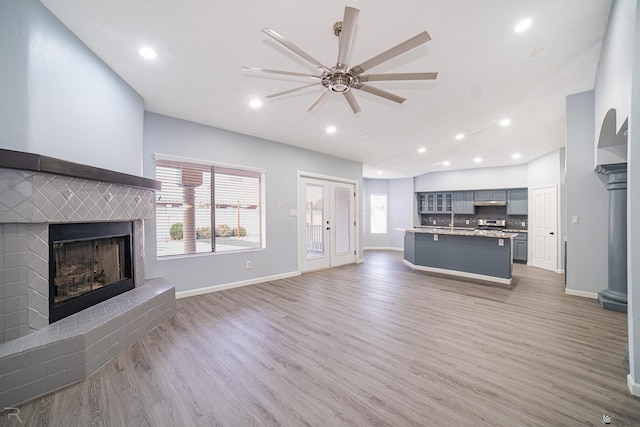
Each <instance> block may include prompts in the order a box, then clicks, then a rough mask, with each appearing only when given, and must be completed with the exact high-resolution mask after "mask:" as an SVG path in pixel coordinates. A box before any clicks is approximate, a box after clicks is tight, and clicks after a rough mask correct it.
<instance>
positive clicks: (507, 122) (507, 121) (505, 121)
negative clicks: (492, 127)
mask: <svg viewBox="0 0 640 427" xmlns="http://www.w3.org/2000/svg"><path fill="white" fill-rule="evenodd" d="M510 124H511V120H510V119H507V118H504V119H502V120H500V126H502V127H506V126H509V125H510Z"/></svg>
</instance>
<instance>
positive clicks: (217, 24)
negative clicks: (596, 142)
mask: <svg viewBox="0 0 640 427" xmlns="http://www.w3.org/2000/svg"><path fill="white" fill-rule="evenodd" d="M41 1H42V3H43V4H44V5H45V6H46V7H47V8H49V9H50V10H51V11H52V12H53V13H54V14H55V15H56V16H57V17H58V18H59V19H60V20H61V21H62V22H63V23H64V24H65V25H66V26H67V27H69V28H70V29H71V30H72V31H73V32H74V33H75V34H76V35H77V36H78V37H79V38H80V39H81V40H82V41H83V42H84V43H85V44H86V45H87V46H88V47H89V48H90V49H91V50H93V51H94V52H95V53H96V54H97V55H98V56H99V57H100V58H101V59H102V60H103V61H104V62H105V63H107V64H108V65H109V66H110V67H111V68H112V69H114V70H115V71H116V72H117V73H118V74H119V75H120V76H121V77H122V78H123V79H124V80H125V81H126V82H128V83H129V84H130V85H131V86H132V87H133V88H134V89H135V90H136V91H137V92H138V93H140V95H141V96H142V97H143V98H144V100H145V108H146V109H147V110H148V111H152V112H156V113H160V114H166V115H170V116H174V117H178V118H182V119H187V120H190V121H194V122H199V123H204V124H207V125H210V126H215V127H218V128H222V129H228V130H231V131H235V132H240V133H243V134H247V135H253V136H257V137H261V138H265V139H269V140H273V141H278V142H283V143H285V144H290V145H295V146H299V147H304V148H307V149H310V150H314V151H319V152H322V153H328V154H331V155H334V156H337V157H341V158H345V159H350V160H355V161H359V162H362V163H363V164H364V168H363V169H364V176H365V177H367V176H368V177H378V178H381V177H382V178H385V177H386V178H390V177H400V176H405V177H406V176H409V177H411V176H416V175H420V174H422V173H426V172H431V171H441V170H453V169H467V168H474V167H487V166H502V165H512V164H518V163H526V162H528V161H530V160H532V159H535V158H537V157H539V156H541V155H543V154H545V153H547V152H549V151H551V150H553V149H556V148H558V147H562V146H564V125H565V97H566V96H567V95H569V94H573V93H577V92H582V91H585V90H590V89H592V88H593V84H594V79H595V73H596V67H597V62H598V58H599V55H600V45H601V40H602V37H603V35H604V32H605V29H606V24H607V20H608V15H609V11H610V9H611V3H612V0H561V1H559V0H482V1H478V0H396V1H393V2H391V1H388V0H387V1H383V0H368V1H366V0H352V1H349V2H348V3H344V2H343V1H337V0H324V1H322V2H310V1H302V0H278V1H275V0H262V1H250V0H235V1H215V0H183V1H175V0H135V1H131V0H108V1H98V0H92V1H87V0H41ZM347 5H348V6H353V7H356V8H358V9H360V17H359V21H358V26H357V30H356V34H355V40H354V44H353V49H352V50H351V60H350V61H349V65H351V66H353V65H356V64H359V63H361V62H363V61H365V60H367V59H369V58H370V57H373V56H374V55H376V54H378V53H380V52H382V51H384V50H386V49H388V48H390V47H392V46H395V45H396V44H398V43H400V42H402V41H404V40H406V39H408V38H410V37H412V36H414V35H416V34H418V33H420V32H422V31H424V30H426V31H428V32H429V34H430V35H431V38H432V40H431V41H429V42H428V43H426V44H424V45H422V46H419V47H417V48H415V49H413V50H411V51H409V52H407V53H405V54H403V55H401V56H399V57H396V58H394V59H392V60H390V61H388V62H386V63H383V64H381V65H379V66H377V67H374V68H373V69H372V70H371V73H385V72H393V73H400V72H422V71H437V72H439V75H438V78H437V80H435V81H413V82H373V83H370V84H371V85H372V86H376V87H378V88H381V89H384V90H386V91H389V92H393V93H395V94H397V95H400V96H402V97H404V98H407V101H406V102H404V103H403V104H396V103H394V102H391V101H388V100H386V99H383V98H379V97H376V96H374V95H371V94H368V93H365V92H362V91H354V93H355V95H356V98H357V100H358V102H359V104H360V107H361V108H362V112H360V113H358V114H354V113H353V112H352V111H351V109H350V107H349V105H348V104H347V102H346V101H345V99H344V98H343V97H342V96H341V95H339V94H336V93H332V94H331V96H330V97H329V99H328V100H327V101H326V102H325V103H324V104H322V105H321V106H320V107H319V108H318V109H317V110H316V111H314V112H311V113H309V112H307V109H308V108H309V106H310V105H311V104H312V103H313V102H314V101H315V100H316V99H317V98H318V96H319V95H320V93H321V92H322V90H321V89H320V88H314V89H308V90H305V91H301V92H297V93H295V94H291V95H287V96H282V97H278V98H274V99H271V100H265V99H264V97H265V96H267V95H270V94H274V93H277V92H281V91H285V90H287V89H292V88H295V87H300V86H303V85H306V84H309V83H310V82H309V81H307V80H304V79H299V78H293V77H287V76H278V75H258V74H256V73H249V72H246V71H242V70H241V67H242V66H250V67H260V68H270V69H278V70H286V71H295V72H301V73H309V74H318V72H317V71H316V70H315V69H314V68H313V66H311V65H309V64H308V63H306V62H305V61H304V60H302V59H300V58H299V57H297V56H296V55H294V54H293V53H291V52H290V51H288V50H287V49H285V48H283V47H282V46H281V45H279V44H277V43H275V42H274V41H273V40H272V39H270V38H269V37H267V36H266V35H265V34H264V33H262V31H261V29H262V28H265V27H269V28H272V29H274V30H275V31H277V32H278V33H280V34H282V35H283V36H284V37H286V38H287V39H288V40H289V41H291V42H293V43H294V44H296V45H297V46H299V47H300V48H302V49H303V50H305V51H306V52H307V53H309V54H310V55H311V56H313V57H315V58H317V59H318V60H320V61H321V62H323V63H324V64H325V65H327V66H329V67H331V66H333V65H335V62H336V57H337V50H338V39H337V37H335V36H334V35H333V30H332V27H333V24H334V23H335V22H337V21H341V20H342V16H343V13H344V7H345V6H347ZM523 18H531V19H532V21H533V23H532V25H531V28H530V29H529V30H528V31H526V32H524V33H520V34H516V33H515V32H514V27H515V25H516V24H517V23H518V22H519V21H520V20H522V19H523ZM142 45H150V46H153V47H154V48H155V49H156V50H157V52H158V58H157V59H155V60H153V61H148V60H144V59H143V58H141V57H140V56H139V55H138V53H137V51H138V49H139V48H140V47H141V46H142ZM253 98H261V99H263V100H264V101H265V102H264V103H263V106H262V108H260V109H257V110H256V109H252V108H250V107H249V105H248V103H249V101H250V100H251V99H253ZM503 117H509V118H510V119H511V122H512V123H511V125H510V126H509V127H501V126H500V125H499V124H498V122H499V121H500V119H502V118H503ZM329 125H333V126H335V127H336V128H337V131H336V132H335V133H334V134H331V135H329V134H327V133H326V132H325V128H326V127H327V126H329ZM461 132H462V133H464V134H465V135H466V136H465V138H464V139H462V140H456V138H455V135H456V134H458V133H461ZM419 147H426V149H427V152H426V153H424V154H418V152H417V150H418V148H419ZM513 153H520V154H521V156H522V157H521V158H520V159H518V160H514V159H512V154H513ZM478 156H479V157H481V158H482V159H483V162H482V163H480V164H477V163H474V161H473V159H474V158H475V157H478ZM445 160H446V161H450V162H451V165H450V166H448V167H445V166H443V165H442V162H443V161H445ZM378 171H382V172H383V173H382V174H381V175H379V174H377V172H378Z"/></svg>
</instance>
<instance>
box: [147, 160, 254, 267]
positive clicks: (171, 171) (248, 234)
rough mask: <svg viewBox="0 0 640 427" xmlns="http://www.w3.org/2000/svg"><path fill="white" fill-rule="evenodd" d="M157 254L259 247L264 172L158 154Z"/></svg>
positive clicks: (161, 255) (181, 253)
mask: <svg viewBox="0 0 640 427" xmlns="http://www.w3.org/2000/svg"><path fill="white" fill-rule="evenodd" d="M156 179H157V180H158V181H161V182H162V190H160V191H158V192H157V193H156V240H157V248H158V256H159V257H163V256H171V255H185V254H195V253H206V252H225V251H234V250H247V249H260V248H263V247H264V218H263V215H264V209H263V206H262V201H263V197H262V194H263V186H264V174H263V173H261V172H256V171H253V170H245V169H241V168H235V167H226V166H216V165H206V164H196V163H186V162H182V161H174V160H166V159H157V160H156Z"/></svg>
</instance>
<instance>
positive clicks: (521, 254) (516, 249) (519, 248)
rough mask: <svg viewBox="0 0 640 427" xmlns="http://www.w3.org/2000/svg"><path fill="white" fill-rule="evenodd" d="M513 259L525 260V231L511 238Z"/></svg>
mask: <svg viewBox="0 0 640 427" xmlns="http://www.w3.org/2000/svg"><path fill="white" fill-rule="evenodd" d="M513 260H514V261H517V262H524V263H526V262H527V233H520V234H518V235H517V236H515V237H514V238H513Z"/></svg>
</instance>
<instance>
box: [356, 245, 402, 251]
mask: <svg viewBox="0 0 640 427" xmlns="http://www.w3.org/2000/svg"><path fill="white" fill-rule="evenodd" d="M362 250H363V251H399V252H404V248H394V247H391V246H367V247H365V248H362Z"/></svg>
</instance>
